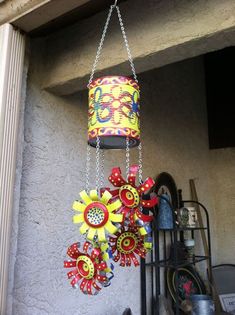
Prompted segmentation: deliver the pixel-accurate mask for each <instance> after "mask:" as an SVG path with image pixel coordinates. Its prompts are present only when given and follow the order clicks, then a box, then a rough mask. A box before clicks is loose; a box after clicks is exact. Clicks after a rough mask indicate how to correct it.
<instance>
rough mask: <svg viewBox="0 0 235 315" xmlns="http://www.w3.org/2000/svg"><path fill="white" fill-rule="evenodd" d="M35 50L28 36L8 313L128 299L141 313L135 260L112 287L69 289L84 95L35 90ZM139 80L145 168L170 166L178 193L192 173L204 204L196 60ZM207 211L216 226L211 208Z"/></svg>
mask: <svg viewBox="0 0 235 315" xmlns="http://www.w3.org/2000/svg"><path fill="white" fill-rule="evenodd" d="M41 50H42V47H41V43H39V44H38V45H34V46H33V54H32V56H31V65H30V73H29V79H28V87H27V97H26V108H25V121H24V125H25V130H24V152H23V169H22V180H21V198H20V212H19V219H18V221H17V222H15V221H14V222H13V225H14V226H13V229H15V228H16V226H15V225H17V226H18V250H17V256H16V262H15V269H14V280H15V283H14V291H13V314H15V315H16V314H17V315H29V314H30V315H32V314H33V315H44V314H51V315H52V314H58V315H67V314H68V315H70V314H78V315H84V314H86V315H93V314H97V315H104V314H107V315H119V314H121V313H122V311H123V310H124V308H125V307H127V306H130V307H131V308H132V310H133V314H134V315H138V314H140V290H139V288H140V281H139V276H140V271H139V269H138V268H137V269H133V268H131V269H129V270H127V269H121V268H118V266H116V269H115V275H116V276H115V278H114V279H113V281H112V285H111V287H109V288H107V289H104V290H103V291H102V292H101V293H100V294H99V295H98V296H95V297H88V296H85V295H83V294H82V293H80V292H79V291H76V290H73V289H72V288H71V287H70V285H69V283H68V281H67V279H66V271H65V270H64V269H63V260H64V258H65V257H66V248H67V246H68V245H69V244H71V243H73V242H74V241H77V240H81V241H82V239H83V238H82V237H81V236H80V235H79V233H78V228H77V227H76V226H74V225H73V224H72V222H71V219H72V214H73V212H72V211H71V210H70V209H71V203H72V201H73V200H74V199H75V198H76V197H77V194H78V192H79V191H80V190H81V189H83V188H84V175H85V173H84V169H85V149H86V127H87V95H86V92H82V93H80V94H77V95H73V96H70V97H66V98H60V97H55V96H53V95H52V94H49V93H47V92H45V91H43V90H41V89H40V88H39V84H38V79H39V78H38V73H39V71H38V67H39V66H40V64H41V59H40V56H39V54H38V52H39V51H41ZM139 81H140V84H141V91H142V92H141V98H142V101H141V105H142V131H143V137H142V139H143V146H144V175H145V176H147V175H151V176H153V177H155V176H156V175H157V174H158V173H160V172H161V171H168V172H170V173H171V174H172V175H173V176H174V178H175V180H176V183H177V184H178V186H179V187H180V188H182V189H183V191H184V197H185V198H188V197H189V184H188V180H189V178H194V177H196V178H198V185H197V188H198V195H199V198H200V200H201V201H202V202H204V203H205V204H206V205H207V206H209V208H210V206H211V205H212V201H211V198H210V194H209V191H208V189H209V184H208V180H209V174H208V173H209V170H208V161H209V151H208V139H207V125H206V107H205V98H204V95H205V93H204V77H203V66H202V60H201V59H194V60H188V61H185V62H181V63H178V64H174V65H170V66H167V67H164V68H161V69H157V70H153V71H151V72H148V73H144V74H142V75H140V78H139ZM135 154H136V152H135V151H133V155H135ZM106 160H107V165H106V175H107V173H108V172H109V170H110V168H111V167H113V166H116V165H120V166H124V152H120V151H119V152H115V153H114V152H111V151H109V152H107V153H106ZM133 160H135V158H134V157H133ZM211 217H212V228H214V224H213V222H214V218H215V217H214V213H213V211H211ZM214 245H215V244H214ZM9 314H10V313H9Z"/></svg>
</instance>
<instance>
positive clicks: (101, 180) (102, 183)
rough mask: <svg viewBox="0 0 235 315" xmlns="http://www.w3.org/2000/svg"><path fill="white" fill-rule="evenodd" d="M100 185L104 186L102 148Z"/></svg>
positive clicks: (102, 155) (102, 154) (102, 152)
mask: <svg viewBox="0 0 235 315" xmlns="http://www.w3.org/2000/svg"><path fill="white" fill-rule="evenodd" d="M100 162H101V163H100V187H101V188H102V187H103V186H104V150H101V160H100Z"/></svg>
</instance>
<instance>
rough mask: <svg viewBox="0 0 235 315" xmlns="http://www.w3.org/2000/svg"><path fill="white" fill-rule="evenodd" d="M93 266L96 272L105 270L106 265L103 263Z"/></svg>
mask: <svg viewBox="0 0 235 315" xmlns="http://www.w3.org/2000/svg"><path fill="white" fill-rule="evenodd" d="M95 266H96V268H97V270H104V269H106V268H107V264H106V262H104V261H103V262H102V263H100V264H96V265H95Z"/></svg>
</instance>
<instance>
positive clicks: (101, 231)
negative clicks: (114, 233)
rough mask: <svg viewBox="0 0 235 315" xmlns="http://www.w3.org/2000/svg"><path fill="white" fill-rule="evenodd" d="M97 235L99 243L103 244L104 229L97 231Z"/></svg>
mask: <svg viewBox="0 0 235 315" xmlns="http://www.w3.org/2000/svg"><path fill="white" fill-rule="evenodd" d="M97 234H98V240H99V242H105V241H106V237H105V232H104V228H103V227H102V228H99V229H97Z"/></svg>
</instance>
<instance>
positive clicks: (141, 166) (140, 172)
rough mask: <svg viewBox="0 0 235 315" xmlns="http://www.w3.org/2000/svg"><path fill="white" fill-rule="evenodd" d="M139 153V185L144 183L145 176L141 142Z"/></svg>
mask: <svg viewBox="0 0 235 315" xmlns="http://www.w3.org/2000/svg"><path fill="white" fill-rule="evenodd" d="M138 151H139V183H140V184H141V183H142V176H143V160H142V144H141V142H140V143H139V145H138Z"/></svg>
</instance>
